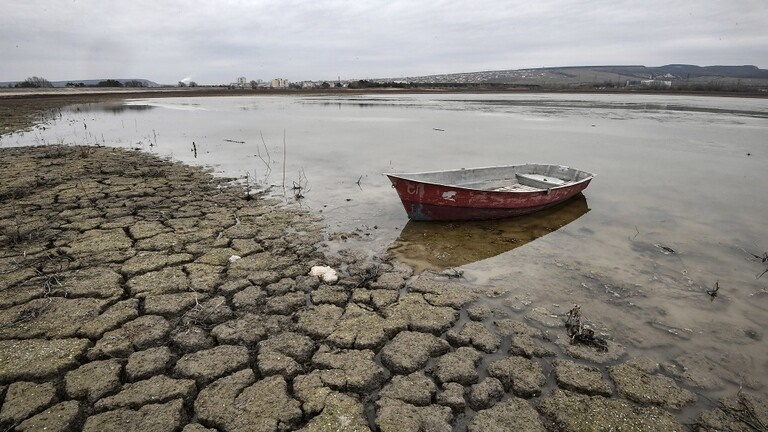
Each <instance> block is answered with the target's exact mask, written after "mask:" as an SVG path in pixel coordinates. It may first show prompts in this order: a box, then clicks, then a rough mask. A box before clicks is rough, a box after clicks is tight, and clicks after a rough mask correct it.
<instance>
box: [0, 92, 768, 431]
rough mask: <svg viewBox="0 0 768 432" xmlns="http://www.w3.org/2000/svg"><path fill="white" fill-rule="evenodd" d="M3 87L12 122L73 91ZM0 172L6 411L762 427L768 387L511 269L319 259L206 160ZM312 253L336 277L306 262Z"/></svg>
mask: <svg viewBox="0 0 768 432" xmlns="http://www.w3.org/2000/svg"><path fill="white" fill-rule="evenodd" d="M109 97H124V95H121V96H109ZM78 100H80V101H83V100H82V99H78ZM6 102H7V101H3V103H2V104H0V105H2V106H5V107H6V111H5V112H6V113H10V114H9V115H7V116H5V115H4V116H3V117H0V119H2V121H1V122H0V126H2V127H3V129H4V130H5V131H8V130H20V129H24V128H27V127H29V126H30V125H31V124H33V123H34V122H35V121H36V119H38V118H41V116H42V114H41V112H44V111H45V112H51V111H50V110H51V109H55V107H56V106H60V105H56V104H62V105H63V104H68V103H71V100H61V99H55V100H54V101H53V102H52V101H51V100H48V102H50V103H52V104H53V105H45V104H43V105H41V103H40V101H37V103H35V101H33V100H29V99H21V100H19V101H17V102H16V103H18V104H19V105H16V107H17V108H18V107H19V106H22V105H23V106H24V107H25V108H24V109H14V108H13V107H12V106H11V107H10V108H9V105H8V104H7V103H6ZM48 102H45V103H48ZM41 109H42V110H44V111H41ZM8 119H15V120H13V121H10V120H8ZM11 128H14V129H11ZM0 178H2V179H3V180H2V182H0V430H9V431H13V430H18V431H32V430H49V431H67V430H87V431H111V430H115V431H118V430H120V431H123V430H136V431H139V430H149V431H155V430H157V431H179V430H183V431H186V432H189V431H205V430H211V431H216V430H218V431H252V430H257V431H261V430H265V431H273V430H275V431H277V430H308V431H314V430H318V431H319V430H323V431H324V430H340V431H346V430H348V431H353V430H380V431H420V430H425V431H432V430H436V431H442V430H445V431H450V430H457V431H460V430H471V431H494V430H499V431H506V430H520V431H527V430H531V431H595V430H606V431H607V430H631V431H634V430H637V431H657V430H658V431H675V430H700V431H715V430H734V431H752V430H758V431H762V430H766V429H765V425H766V424H768V401H766V399H765V397H764V396H763V395H762V394H759V395H758V394H754V393H752V392H751V391H746V390H745V391H744V392H739V393H736V394H732V395H730V396H728V397H726V398H724V399H722V400H720V401H709V400H707V396H706V393H704V392H703V391H702V390H701V389H700V387H698V386H697V384H696V383H700V382H701V379H702V378H706V373H704V372H702V371H701V370H696V369H695V366H696V362H695V361H692V362H690V363H689V364H688V365H689V366H692V367H693V369H690V370H686V371H684V372H682V373H680V372H673V371H672V370H670V369H668V368H665V367H664V365H659V364H658V363H657V362H656V361H655V360H654V359H651V358H630V357H629V356H628V355H627V354H626V352H625V350H624V348H623V347H622V346H621V344H620V343H617V342H615V341H610V340H609V341H607V351H606V350H602V349H600V347H598V346H593V345H582V344H572V343H571V341H570V340H569V338H568V335H567V333H566V329H565V327H564V323H565V317H564V316H559V315H557V314H553V313H551V312H550V311H548V310H545V309H542V308H528V309H525V307H523V309H522V310H521V311H514V312H523V314H520V313H512V312H513V311H511V310H510V309H509V308H508V307H506V306H499V307H495V306H492V305H493V303H492V302H491V301H489V298H490V299H493V298H496V297H497V296H499V293H506V294H503V295H509V294H508V293H507V290H505V289H503V288H504V287H499V290H494V289H487V290H483V291H475V290H472V289H470V288H467V287H466V286H465V285H463V284H462V283H461V280H460V279H455V278H452V277H449V276H443V275H435V274H431V273H423V274H420V275H414V273H413V271H412V270H411V269H410V268H409V267H407V266H405V265H403V264H400V263H398V262H395V261H392V260H390V259H388V258H386V257H380V258H379V259H375V260H373V261H371V260H370V259H368V258H367V255H365V256H362V255H361V254H359V253H356V252H354V251H351V250H349V251H344V250H343V251H342V252H341V253H340V254H339V255H338V256H337V255H334V256H326V255H324V254H323V253H321V252H320V249H319V248H318V244H319V243H320V242H322V241H323V239H324V237H325V236H324V232H323V227H322V225H321V221H320V220H318V219H316V218H315V217H314V216H313V215H311V214H309V213H306V212H304V211H301V210H298V209H291V208H285V207H280V206H277V205H276V202H274V201H272V200H270V199H269V198H267V197H264V196H252V197H251V198H252V199H247V197H246V196H245V194H244V193H243V190H242V188H241V187H240V186H237V185H233V184H232V183H230V182H229V181H228V180H227V179H217V178H214V177H212V176H211V174H210V173H208V172H205V171H204V170H201V169H198V168H192V167H187V166H184V165H181V164H178V163H172V162H169V161H164V160H159V159H157V158H155V157H153V156H150V155H147V154H144V153H141V152H138V151H128V150H120V149H112V148H102V147H76V146H45V147H33V148H3V149H0ZM316 265H329V266H331V267H332V268H334V269H335V270H336V271H337V272H338V276H339V279H338V281H336V282H329V283H325V282H323V281H321V280H320V279H319V278H318V277H315V276H310V275H309V272H310V269H311V268H312V266H316ZM480 300H483V301H480ZM500 304H501V302H500ZM505 304H506V303H505ZM489 305H491V306H489ZM522 315H524V316H525V318H522V317H521V316H522ZM702 374H703V375H702Z"/></svg>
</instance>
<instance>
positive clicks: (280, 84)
mask: <svg viewBox="0 0 768 432" xmlns="http://www.w3.org/2000/svg"><path fill="white" fill-rule="evenodd" d="M288 84H290V83H289V82H288V80H287V79H285V78H275V79H273V80H272V83H271V85H270V87H272V88H288Z"/></svg>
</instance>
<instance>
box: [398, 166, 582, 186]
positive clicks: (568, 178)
mask: <svg viewBox="0 0 768 432" xmlns="http://www.w3.org/2000/svg"><path fill="white" fill-rule="evenodd" d="M403 177H405V178H411V179H414V180H418V181H425V182H432V183H439V184H443V185H451V186H458V187H463V188H469V189H477V190H487V191H498V192H507V191H508V192H535V191H541V190H547V189H551V188H555V187H560V186H567V185H570V184H573V183H577V182H580V181H582V180H586V179H587V178H590V177H592V174H591V173H588V172H586V171H580V170H577V169H574V168H569V167H565V166H561V165H539V164H526V165H514V166H502V167H488V168H472V169H461V170H452V171H440V172H429V173H418V174H412V175H408V174H404V175H403Z"/></svg>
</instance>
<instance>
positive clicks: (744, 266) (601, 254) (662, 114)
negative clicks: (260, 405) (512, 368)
mask: <svg viewBox="0 0 768 432" xmlns="http://www.w3.org/2000/svg"><path fill="white" fill-rule="evenodd" d="M766 137H768V99H747V98H719V97H689V96H656V95H582V94H578V95H569V94H521V95H510V94H493V95H485V94H483V95H467V94H460V95H459V94H439V95H401V94H393V95H391V96H390V95H375V96H352V97H345V96H327V97H231V98H178V99H177V98H173V99H147V100H130V101H127V102H125V103H110V104H89V105H81V106H77V107H73V109H72V110H68V111H67V110H65V111H64V112H62V114H61V116H60V117H58V118H56V119H53V120H52V121H50V122H49V124H47V125H46V126H45V127H44V128H37V129H35V130H34V131H31V132H26V133H23V134H13V135H9V136H3V137H2V138H0V146H16V145H35V144H56V143H63V144H103V145H116V146H123V147H130V148H138V149H142V150H144V151H149V152H153V153H157V154H159V155H162V156H168V157H171V158H173V159H175V160H180V161H183V162H186V163H192V164H202V165H210V166H212V167H213V168H214V169H215V171H216V172H217V173H218V174H221V175H224V176H230V177H240V178H242V177H244V176H246V175H248V177H249V183H250V184H251V185H254V184H256V186H257V187H259V188H264V187H267V186H269V185H272V186H273V188H272V191H273V192H277V193H278V194H282V190H283V188H282V186H283V185H285V186H286V188H285V196H286V197H287V198H286V202H293V201H294V199H293V197H292V195H293V193H294V191H293V190H292V186H293V185H294V184H300V185H301V186H302V187H303V189H302V190H301V193H302V195H304V198H303V199H302V200H301V205H302V206H305V207H307V208H309V209H311V210H313V211H315V212H317V213H319V214H322V215H323V216H324V217H325V221H326V223H327V224H328V225H329V227H330V230H331V231H334V232H339V231H343V232H345V233H347V234H345V235H344V238H345V240H339V237H338V236H336V237H334V238H336V240H335V241H333V242H329V243H328V247H329V249H335V248H340V247H358V248H361V249H364V250H365V251H367V252H368V253H370V254H374V255H383V254H385V253H387V250H388V249H389V248H390V247H392V246H394V253H395V254H396V255H397V256H398V257H400V258H401V259H403V260H404V261H406V262H409V263H410V264H412V265H413V266H414V267H416V268H441V267H453V266H459V265H460V266H462V267H461V269H462V270H463V272H464V277H465V280H466V282H467V283H469V284H471V285H473V286H477V287H494V288H495V289H497V290H502V291H505V292H506V294H505V296H503V297H502V298H501V299H496V300H493V301H494V302H504V304H505V307H510V308H512V309H515V308H516V307H517V306H518V305H519V304H523V305H524V306H525V307H527V308H531V307H534V306H540V307H545V308H547V309H548V310H549V311H550V312H552V313H553V314H563V313H565V312H566V311H567V310H568V309H570V307H571V305H572V304H573V303H579V304H581V306H582V310H583V311H584V314H585V317H586V318H589V319H591V320H592V321H593V322H594V323H595V325H596V326H597V327H598V328H599V329H600V330H601V331H603V332H605V333H607V334H609V335H610V336H611V337H613V338H614V339H616V340H617V341H619V342H620V343H622V344H624V345H626V346H627V347H628V349H629V350H630V354H632V355H641V354H645V355H651V356H654V357H656V358H659V359H660V360H669V359H674V358H675V357H677V356H679V355H681V354H683V353H700V354H701V356H703V357H706V358H710V359H712V361H713V362H714V363H716V364H718V365H719V367H721V368H722V369H723V371H724V372H723V373H722V375H723V376H724V377H726V381H728V382H729V385H732V386H735V385H737V384H740V383H741V382H744V383H746V384H747V385H748V386H750V387H760V386H761V385H765V384H766V376H768V360H767V359H768V344H766V342H765V341H764V340H763V338H764V337H765V335H764V329H765V328H766V326H767V325H768V314H766V312H768V274H767V275H765V276H763V277H762V278H760V279H758V278H757V275H758V274H760V272H762V271H763V270H765V268H766V267H765V264H763V263H760V262H757V261H755V260H754V258H753V257H752V256H751V255H750V254H757V255H762V253H763V252H765V251H767V250H768V229H767V228H768V227H766V215H768V194H766V186H768V141H766ZM193 142H194V143H195V148H196V150H197V151H196V153H195V152H194V151H193V147H192V143H193ZM284 155H285V157H284ZM523 162H539V163H556V164H562V165H570V166H573V167H576V168H579V169H583V170H587V171H590V172H594V173H596V175H597V176H596V178H595V180H594V181H593V182H592V184H591V185H590V186H589V188H588V189H587V190H586V191H585V193H584V196H583V197H581V198H580V199H579V200H580V201H576V202H572V203H570V204H568V205H567V206H566V207H568V206H570V207H573V208H571V210H568V209H560V211H558V210H557V209H554V210H553V211H549V212H548V213H545V214H542V215H539V217H535V216H532V217H526V218H520V219H513V220H508V221H502V222H485V223H472V224H461V225H457V224H450V223H448V224H420V223H407V219H406V217H405V213H404V211H403V209H402V207H401V206H400V203H399V201H398V199H397V195H396V193H395V191H394V190H392V189H391V187H390V185H389V183H388V180H387V179H386V177H385V176H383V175H382V173H384V172H397V171H405V172H407V171H429V170H440V169H448V168H460V167H475V166H489V165H504V164H512V163H523ZM670 250H672V251H674V253H671V252H669V251H670ZM750 258H752V260H750ZM716 282H717V283H718V284H719V286H720V287H721V288H720V290H719V292H718V294H719V295H718V297H717V298H715V299H711V298H710V297H709V296H708V295H707V294H706V290H707V289H711V288H712V287H713V286H714V284H715V283H716ZM762 391H763V392H764V391H765V390H764V387H763V390H762Z"/></svg>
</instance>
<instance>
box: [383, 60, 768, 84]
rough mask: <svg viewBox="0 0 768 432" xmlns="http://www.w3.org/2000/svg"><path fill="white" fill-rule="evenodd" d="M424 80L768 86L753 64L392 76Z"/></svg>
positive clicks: (767, 72) (767, 78) (766, 73)
mask: <svg viewBox="0 0 768 432" xmlns="http://www.w3.org/2000/svg"><path fill="white" fill-rule="evenodd" d="M392 80H403V81H408V82H415V83H425V84H507V85H521V86H533V87H558V86H560V87H579V86H612V87H621V86H626V85H627V83H635V82H643V81H648V80H656V81H657V82H665V84H667V85H668V84H669V83H671V85H673V86H684V85H687V86H689V87H694V86H713V85H714V86H721V87H722V86H726V85H727V86H746V87H761V88H766V87H768V70H766V69H760V68H758V67H756V66H751V65H745V66H696V65H687V64H670V65H665V66H658V67H648V66H642V65H630V66H564V67H550V68H536V69H511V70H496V71H482V72H467V73H454V74H441V75H425V76H416V77H401V78H393V79H392Z"/></svg>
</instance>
